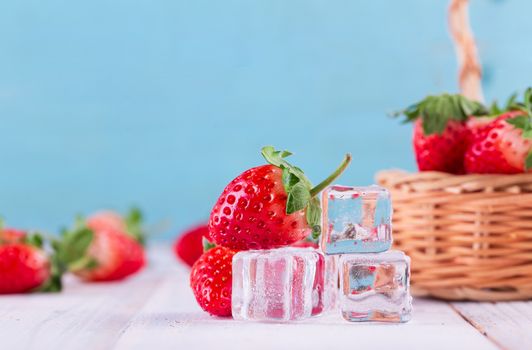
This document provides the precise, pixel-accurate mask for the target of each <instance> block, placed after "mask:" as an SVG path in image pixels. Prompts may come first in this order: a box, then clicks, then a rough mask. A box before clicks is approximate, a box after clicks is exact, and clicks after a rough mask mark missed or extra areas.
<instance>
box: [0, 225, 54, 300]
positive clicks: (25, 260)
mask: <svg viewBox="0 0 532 350" xmlns="http://www.w3.org/2000/svg"><path fill="white" fill-rule="evenodd" d="M15 232H17V233H20V231H19V230H15ZM42 245H43V240H42V238H41V236H39V235H31V236H28V235H26V234H24V237H23V238H21V239H18V238H17V241H16V242H5V241H4V242H2V243H0V294H11V293H26V292H36V291H40V292H56V291H60V290H61V269H60V268H59V265H58V264H57V262H56V260H55V257H54V256H49V255H48V254H47V253H46V252H45V251H44V250H43V248H42Z"/></svg>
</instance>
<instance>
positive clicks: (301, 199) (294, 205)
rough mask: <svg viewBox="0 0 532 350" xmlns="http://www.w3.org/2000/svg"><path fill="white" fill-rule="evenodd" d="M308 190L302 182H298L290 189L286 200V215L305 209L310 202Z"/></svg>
mask: <svg viewBox="0 0 532 350" xmlns="http://www.w3.org/2000/svg"><path fill="white" fill-rule="evenodd" d="M310 198H311V196H310V188H308V187H307V186H305V184H304V183H303V182H298V183H296V184H295V185H294V186H292V187H291V188H290V191H289V192H288V198H287V199H286V213H287V214H292V213H295V212H296V211H299V210H302V209H305V208H306V207H307V205H308V204H309V200H310Z"/></svg>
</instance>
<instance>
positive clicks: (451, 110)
mask: <svg viewBox="0 0 532 350" xmlns="http://www.w3.org/2000/svg"><path fill="white" fill-rule="evenodd" d="M486 114H488V111H487V109H486V107H485V106H484V105H482V104H481V103H479V102H476V101H472V100H469V99H467V98H466V97H464V96H462V95H450V94H442V95H438V96H427V97H426V98H425V99H423V100H421V101H419V102H418V103H416V104H413V105H411V106H409V107H407V108H406V109H404V110H402V111H398V112H395V113H393V114H392V116H393V117H398V116H400V115H404V116H405V117H406V118H405V120H404V121H403V122H405V123H409V122H414V121H415V120H417V119H419V118H421V120H422V121H423V133H424V134H425V135H432V134H442V133H443V131H444V130H445V128H446V126H447V123H448V122H449V121H450V120H456V121H466V120H467V118H468V117H469V116H483V115H486Z"/></svg>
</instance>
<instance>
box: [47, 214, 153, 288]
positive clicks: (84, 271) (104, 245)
mask: <svg viewBox="0 0 532 350" xmlns="http://www.w3.org/2000/svg"><path fill="white" fill-rule="evenodd" d="M56 249H57V251H58V252H59V259H60V261H61V262H62V263H63V264H64V265H65V268H66V269H68V270H69V271H71V272H72V273H74V274H75V275H77V276H78V277H80V278H82V279H83V280H85V281H114V280H121V279H123V278H125V277H127V276H130V275H132V274H134V273H136V272H138V271H139V270H140V269H142V268H143V267H144V265H145V263H146V258H145V253H144V248H143V247H142V245H141V244H140V242H139V241H137V240H135V238H134V237H133V236H132V235H130V234H129V233H128V232H124V231H121V230H117V229H116V228H115V227H112V226H109V227H105V226H104V227H102V226H101V225H100V224H94V223H91V222H89V221H87V222H84V221H83V220H78V222H77V223H76V225H75V227H74V229H72V230H70V231H64V232H63V237H62V240H61V241H57V242H56Z"/></svg>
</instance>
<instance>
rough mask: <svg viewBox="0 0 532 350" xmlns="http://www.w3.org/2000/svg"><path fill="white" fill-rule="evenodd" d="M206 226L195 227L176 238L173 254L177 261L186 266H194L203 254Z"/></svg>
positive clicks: (206, 233) (206, 234)
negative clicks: (179, 260) (182, 262)
mask: <svg viewBox="0 0 532 350" xmlns="http://www.w3.org/2000/svg"><path fill="white" fill-rule="evenodd" d="M208 234H209V227H208V226H207V225H200V226H196V227H194V228H192V229H189V230H187V231H185V232H184V233H182V234H181V235H180V236H179V237H177V239H176V241H175V243H174V253H175V255H176V256H177V258H178V259H181V260H182V261H184V262H185V263H186V264H187V265H188V266H192V265H194V263H195V262H196V260H198V259H199V257H200V256H201V254H203V237H204V236H208Z"/></svg>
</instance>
